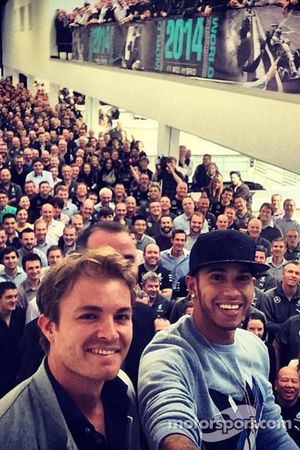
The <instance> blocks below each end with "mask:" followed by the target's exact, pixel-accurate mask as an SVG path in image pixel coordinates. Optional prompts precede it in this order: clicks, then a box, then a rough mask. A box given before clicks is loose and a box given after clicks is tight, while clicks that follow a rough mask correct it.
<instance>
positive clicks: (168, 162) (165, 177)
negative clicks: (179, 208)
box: [154, 156, 183, 198]
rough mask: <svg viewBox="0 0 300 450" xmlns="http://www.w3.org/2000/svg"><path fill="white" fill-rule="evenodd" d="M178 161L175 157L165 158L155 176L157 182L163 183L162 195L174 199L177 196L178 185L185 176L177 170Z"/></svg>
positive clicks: (162, 159) (161, 160)
mask: <svg viewBox="0 0 300 450" xmlns="http://www.w3.org/2000/svg"><path fill="white" fill-rule="evenodd" d="M176 165H177V159H176V158H175V157H174V156H171V157H170V158H167V157H165V156H163V157H162V158H161V159H160V164H159V165H158V166H157V172H156V174H155V175H154V176H155V178H156V180H157V181H161V182H162V195H164V196H167V197H169V198H173V197H174V196H175V194H176V187H177V184H178V183H179V182H180V181H182V180H183V175H182V173H180V172H179V171H178V170H177V169H176Z"/></svg>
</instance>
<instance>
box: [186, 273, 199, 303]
mask: <svg viewBox="0 0 300 450" xmlns="http://www.w3.org/2000/svg"><path fill="white" fill-rule="evenodd" d="M185 282H186V286H187V288H188V291H189V294H190V296H191V299H192V300H193V299H194V298H195V295H196V292H197V288H196V286H197V280H196V279H195V278H194V277H192V276H191V275H187V276H186V277H185Z"/></svg>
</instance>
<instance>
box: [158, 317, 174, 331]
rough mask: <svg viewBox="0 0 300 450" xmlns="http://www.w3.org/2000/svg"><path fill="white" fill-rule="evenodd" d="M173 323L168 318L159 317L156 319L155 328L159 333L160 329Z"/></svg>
mask: <svg viewBox="0 0 300 450" xmlns="http://www.w3.org/2000/svg"><path fill="white" fill-rule="evenodd" d="M170 325H171V323H170V321H169V320H167V319H163V318H162V317H158V318H157V319H155V320H154V329H155V332H156V333H157V332H158V331H161V330H165V329H166V328H168V327H169V326H170Z"/></svg>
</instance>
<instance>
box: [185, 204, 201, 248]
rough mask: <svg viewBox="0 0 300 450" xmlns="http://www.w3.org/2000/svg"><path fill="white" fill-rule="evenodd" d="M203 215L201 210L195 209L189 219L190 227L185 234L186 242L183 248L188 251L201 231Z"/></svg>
mask: <svg viewBox="0 0 300 450" xmlns="http://www.w3.org/2000/svg"><path fill="white" fill-rule="evenodd" d="M204 220H205V219H204V216H203V214H202V213H201V212H199V211H196V212H195V213H194V214H193V215H192V216H191V220H190V227H189V228H190V229H189V232H188V234H187V236H186V243H185V245H184V248H185V249H186V250H188V251H191V249H192V247H193V245H194V244H195V242H196V241H197V239H198V237H199V236H200V234H201V233H202V230H203V225H204Z"/></svg>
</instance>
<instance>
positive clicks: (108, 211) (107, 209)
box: [98, 206, 114, 219]
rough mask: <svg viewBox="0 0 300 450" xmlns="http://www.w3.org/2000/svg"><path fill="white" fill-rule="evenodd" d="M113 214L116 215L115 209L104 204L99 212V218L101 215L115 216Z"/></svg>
mask: <svg viewBox="0 0 300 450" xmlns="http://www.w3.org/2000/svg"><path fill="white" fill-rule="evenodd" d="M113 215H114V211H113V210H112V209H111V208H110V207H109V206H103V207H102V208H101V209H100V211H99V212H98V217H99V219H100V218H101V217H108V216H113Z"/></svg>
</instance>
